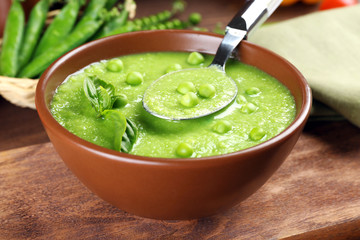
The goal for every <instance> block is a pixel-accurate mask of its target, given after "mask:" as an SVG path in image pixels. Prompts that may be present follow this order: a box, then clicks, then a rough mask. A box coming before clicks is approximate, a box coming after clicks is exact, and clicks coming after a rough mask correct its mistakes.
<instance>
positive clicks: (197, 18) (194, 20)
mask: <svg viewBox="0 0 360 240" xmlns="http://www.w3.org/2000/svg"><path fill="white" fill-rule="evenodd" d="M201 18H202V17H201V14H200V13H197V12H194V13H191V14H190V15H189V19H188V20H189V22H190V23H191V24H193V25H196V24H199V23H200V22H201Z"/></svg>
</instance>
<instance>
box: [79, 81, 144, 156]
mask: <svg viewBox="0 0 360 240" xmlns="http://www.w3.org/2000/svg"><path fill="white" fill-rule="evenodd" d="M84 93H85V95H86V97H87V98H88V99H89V101H90V102H91V105H92V106H93V107H94V109H95V111H96V112H97V113H98V117H101V116H102V117H103V119H104V125H103V127H102V128H103V129H102V132H103V133H104V134H105V135H106V136H109V137H110V138H113V140H112V141H113V149H114V150H116V151H121V152H125V153H129V152H130V151H131V149H132V147H133V146H134V144H135V142H136V140H137V135H138V129H137V127H136V125H135V124H134V123H133V122H132V121H131V120H129V119H127V118H125V117H124V115H123V114H122V113H121V112H119V111H117V110H114V109H113V108H114V107H123V106H125V105H126V104H127V97H126V96H125V95H123V94H120V95H115V87H114V86H113V85H112V84H110V83H106V82H105V81H103V80H101V79H99V78H97V77H94V76H92V77H86V78H85V79H84Z"/></svg>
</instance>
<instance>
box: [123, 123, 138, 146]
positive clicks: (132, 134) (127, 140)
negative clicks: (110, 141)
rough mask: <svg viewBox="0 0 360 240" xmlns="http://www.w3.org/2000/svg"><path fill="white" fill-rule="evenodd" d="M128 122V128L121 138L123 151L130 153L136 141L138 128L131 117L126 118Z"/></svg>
mask: <svg viewBox="0 0 360 240" xmlns="http://www.w3.org/2000/svg"><path fill="white" fill-rule="evenodd" d="M126 123H127V124H126V130H125V133H124V135H123V136H122V139H121V151H122V152H125V153H128V152H130V151H131V149H132V147H133V146H134V144H135V142H136V139H137V136H138V129H137V127H136V126H135V124H134V123H133V122H132V121H131V120H130V119H126Z"/></svg>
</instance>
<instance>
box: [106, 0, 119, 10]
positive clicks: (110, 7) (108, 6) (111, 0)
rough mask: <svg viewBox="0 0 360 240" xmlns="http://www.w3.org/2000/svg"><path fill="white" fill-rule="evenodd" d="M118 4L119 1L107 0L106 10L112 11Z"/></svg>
mask: <svg viewBox="0 0 360 240" xmlns="http://www.w3.org/2000/svg"><path fill="white" fill-rule="evenodd" d="M117 2H118V0H107V2H106V4H105V8H106V9H108V10H110V9H112V8H113V7H114V5H115V4H116V3H117Z"/></svg>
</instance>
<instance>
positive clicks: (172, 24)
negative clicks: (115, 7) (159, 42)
mask: <svg viewBox="0 0 360 240" xmlns="http://www.w3.org/2000/svg"><path fill="white" fill-rule="evenodd" d="M188 26H189V23H188V22H185V21H181V20H179V19H177V18H175V19H173V20H171V21H166V22H164V23H158V24H155V25H151V26H145V27H143V28H142V29H141V30H163V29H184V28H187V27H188Z"/></svg>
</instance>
